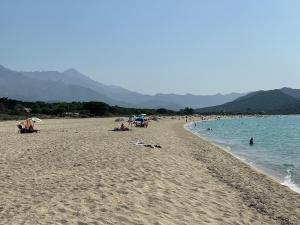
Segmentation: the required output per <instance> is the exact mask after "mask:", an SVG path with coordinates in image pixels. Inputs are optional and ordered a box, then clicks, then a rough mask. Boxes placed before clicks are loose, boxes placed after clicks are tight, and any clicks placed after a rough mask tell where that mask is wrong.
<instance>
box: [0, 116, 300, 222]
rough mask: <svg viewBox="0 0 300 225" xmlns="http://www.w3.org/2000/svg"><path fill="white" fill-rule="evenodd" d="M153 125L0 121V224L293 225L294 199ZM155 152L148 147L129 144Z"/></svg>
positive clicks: (173, 129)
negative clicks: (22, 130) (21, 129)
mask: <svg viewBox="0 0 300 225" xmlns="http://www.w3.org/2000/svg"><path fill="white" fill-rule="evenodd" d="M184 122H185V121H184V120H178V119H170V118H168V119H166V118H165V119H162V120H160V121H159V122H154V121H153V122H151V123H150V126H149V127H148V128H147V129H146V128H132V131H129V132H112V131H109V130H111V129H112V128H114V127H117V126H119V125H120V123H115V122H114V118H105V119H98V118H95V119H53V120H45V121H43V123H42V124H39V126H38V128H39V129H40V130H41V132H40V133H37V134H18V133H17V128H16V123H15V121H8V122H1V123H0V138H1V146H0V171H1V173H0V223H1V224H6V225H8V224H78V225H84V224H136V225H137V224H145V225H146V224H154V225H159V224H161V225H173V224H192V225H193V224H195V225H197V224H216V225H231V224H251V225H252V224H254V225H255V224H257V225H262V224H300V195H299V194H297V193H294V192H292V191H291V190H290V189H288V188H287V187H285V186H282V185H280V184H278V183H277V182H275V181H274V180H273V179H271V178H269V177H267V176H266V175H263V174H261V173H259V172H257V171H255V170H253V169H252V168H250V167H249V166H248V165H246V164H244V163H243V162H241V161H240V160H238V159H236V158H234V157H233V156H231V155H230V154H229V153H226V152H225V151H223V150H221V149H219V148H218V147H216V146H213V145H212V144H210V143H209V142H207V141H205V140H202V139H200V138H199V137H196V136H195V135H193V134H191V133H189V132H188V131H186V130H184V128H183V125H184ZM138 141H140V142H141V141H142V142H144V143H145V144H151V145H155V144H156V145H160V146H161V147H162V148H154V149H153V148H149V147H145V146H142V145H136V143H137V142H138Z"/></svg>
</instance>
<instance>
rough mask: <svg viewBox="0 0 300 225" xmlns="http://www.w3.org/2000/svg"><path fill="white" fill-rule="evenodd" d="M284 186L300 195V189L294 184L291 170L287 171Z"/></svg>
mask: <svg viewBox="0 0 300 225" xmlns="http://www.w3.org/2000/svg"><path fill="white" fill-rule="evenodd" d="M281 184H282V185H284V186H287V187H289V188H290V189H291V190H293V191H295V192H297V193H300V188H299V187H298V186H297V185H296V184H295V183H294V181H293V179H292V172H291V170H290V169H288V170H287V175H286V176H285V177H284V180H283V183H281Z"/></svg>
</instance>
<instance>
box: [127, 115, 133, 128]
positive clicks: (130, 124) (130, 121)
mask: <svg viewBox="0 0 300 225" xmlns="http://www.w3.org/2000/svg"><path fill="white" fill-rule="evenodd" d="M132 122H133V119H132V117H131V116H130V117H129V119H128V126H131V127H132Z"/></svg>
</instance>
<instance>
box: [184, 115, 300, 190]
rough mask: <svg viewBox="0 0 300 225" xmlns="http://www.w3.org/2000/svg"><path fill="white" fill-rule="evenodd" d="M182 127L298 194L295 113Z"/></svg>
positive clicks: (299, 129)
mask: <svg viewBox="0 0 300 225" xmlns="http://www.w3.org/2000/svg"><path fill="white" fill-rule="evenodd" d="M186 128H187V129H188V130H190V131H191V132H192V133H194V134H196V135H198V136H200V137H202V138H204V139H206V140H208V141H210V142H213V143H214V144H216V145H219V146H220V147H222V148H223V149H224V150H226V151H228V152H230V153H232V154H233V155H234V156H236V157H238V158H239V159H240V160H243V161H245V162H246V163H248V164H250V165H251V166H253V167H256V168H257V169H258V170H260V171H261V172H263V173H265V174H267V175H269V176H271V177H273V178H275V179H276V180H277V181H278V182H280V183H281V184H282V185H286V186H288V187H290V189H292V190H293V191H295V192H298V193H300V116H299V115H295V116H259V117H242V118H234V119H220V120H209V121H200V122H195V123H190V124H187V125H186ZM251 137H252V138H253V140H254V144H253V145H250V144H249V141H250V138H251Z"/></svg>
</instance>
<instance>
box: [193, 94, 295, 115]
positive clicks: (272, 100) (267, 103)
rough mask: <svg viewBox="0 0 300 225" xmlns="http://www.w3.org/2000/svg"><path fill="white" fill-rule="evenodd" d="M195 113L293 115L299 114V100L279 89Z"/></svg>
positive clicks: (249, 95)
mask: <svg viewBox="0 0 300 225" xmlns="http://www.w3.org/2000/svg"><path fill="white" fill-rule="evenodd" d="M292 92H293V91H292ZM293 93H294V92H293ZM196 112H198V113H221V112H224V113H267V114H291V113H292V114H293V113H300V98H296V97H293V96H291V95H288V94H286V93H284V92H283V91H282V90H279V89H276V90H269V91H257V92H252V93H250V94H248V95H246V96H243V97H240V98H238V99H236V100H235V101H232V102H229V103H225V104H223V105H219V106H214V107H206V108H202V109H197V110H196Z"/></svg>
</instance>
